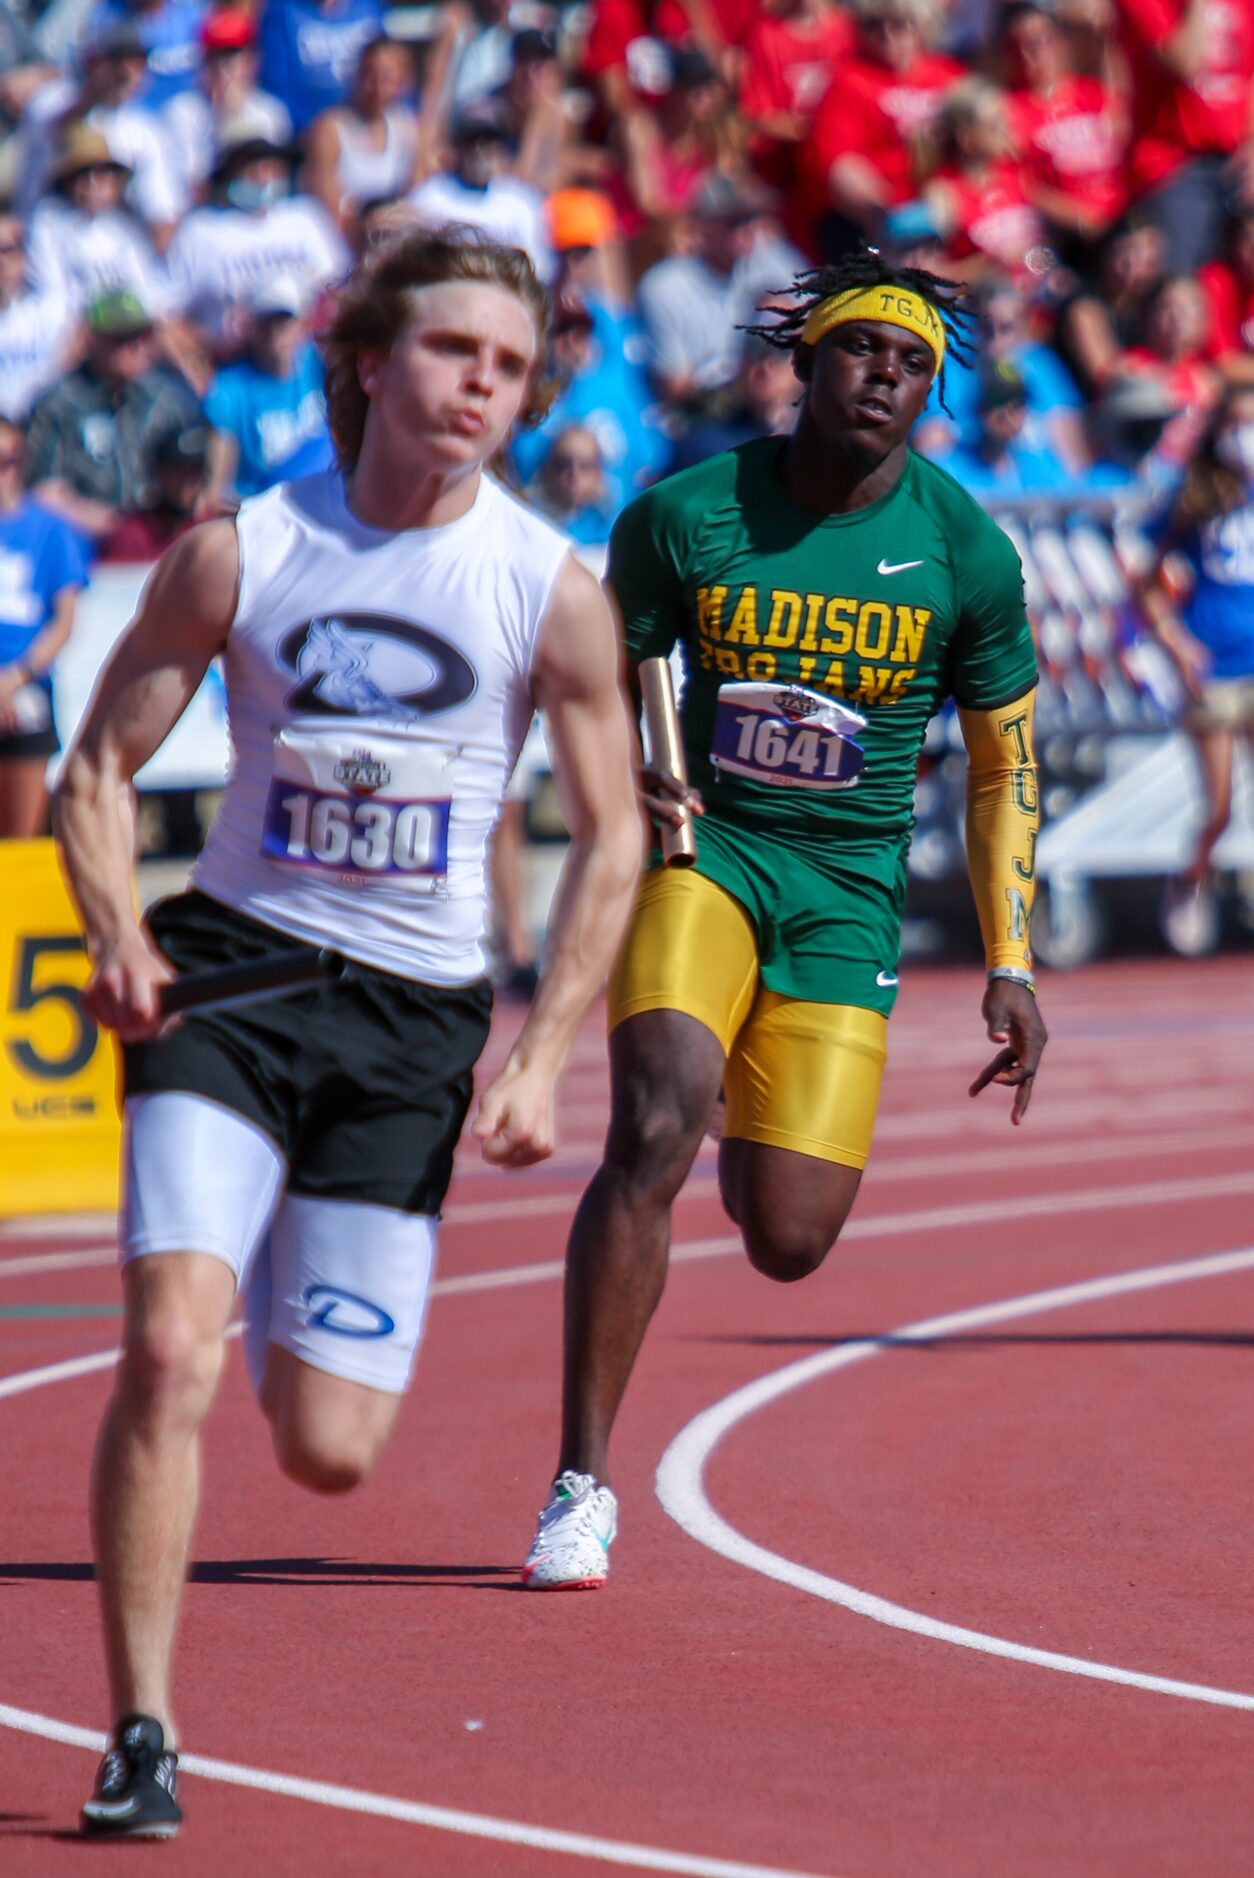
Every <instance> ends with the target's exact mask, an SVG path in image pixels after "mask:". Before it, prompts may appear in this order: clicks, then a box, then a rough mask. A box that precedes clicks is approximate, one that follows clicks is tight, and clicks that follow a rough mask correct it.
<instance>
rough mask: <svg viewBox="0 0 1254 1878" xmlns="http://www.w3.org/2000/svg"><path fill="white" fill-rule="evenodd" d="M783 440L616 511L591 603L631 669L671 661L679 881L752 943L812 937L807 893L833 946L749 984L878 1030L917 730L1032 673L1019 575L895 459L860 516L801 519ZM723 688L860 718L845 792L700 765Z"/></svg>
mask: <svg viewBox="0 0 1254 1878" xmlns="http://www.w3.org/2000/svg"><path fill="white" fill-rule="evenodd" d="M790 442H791V440H789V439H784V438H780V437H767V438H761V439H759V440H757V441H755V442H753V443H749V444H744V445H742V446H741V448H740V449H738V450H733V451H728V452H727V453H725V454H724V455H722V456H717V457H714V458H712V459H711V460H710V461H709V462H706V463H702V464H700V465H698V466H697V467H696V468H695V469H691V470H686V471H684V472H683V473H682V474H681V475H679V476H675V477H672V478H671V479H670V480H669V481H667V482H664V483H661V484H659V485H658V486H657V487H656V488H654V489H651V490H650V491H649V492H648V493H647V494H646V495H644V496H641V497H640V499H639V500H638V501H636V502H634V503H632V505H631V507H630V508H628V509H627V510H626V511H625V513H624V514H623V515H622V517H621V518H620V520H619V522H618V525H617V527H616V528H615V531H614V538H613V543H612V548H611V558H610V568H609V585H610V588H611V591H612V592H613V594H614V595H615V597H616V599H617V601H618V604H619V608H620V610H621V613H622V617H623V624H624V631H625V637H626V644H627V653H628V657H629V658H630V659H631V660H633V661H634V662H636V663H638V662H639V661H640V660H642V659H647V658H652V657H655V656H657V655H659V654H660V655H663V656H665V655H666V654H668V653H669V652H670V651H671V649H672V647H673V646H674V645H676V644H678V645H679V646H680V647H681V649H682V656H683V661H684V668H685V672H686V675H687V678H686V684H685V687H684V694H683V713H682V723H683V730H684V743H685V747H686V752H687V758H688V774H689V778H690V779H691V781H692V783H693V784H694V786H695V787H696V788H697V789H699V790H700V792H701V794H702V796H703V798H704V802H705V811H706V813H705V819H704V821H703V822H702V824H701V829H700V839H699V842H698V850H697V863H696V865H697V868H698V870H699V871H700V872H701V873H703V874H706V875H708V876H709V878H710V879H712V880H716V881H717V882H718V883H719V885H720V886H722V887H725V888H726V889H727V891H728V892H729V893H730V894H732V895H734V896H735V898H736V899H737V900H739V901H740V902H741V903H742V905H744V906H745V907H746V908H747V910H748V911H749V912H750V914H751V915H752V917H753V918H754V919H755V921H756V922H757V924H758V925H759V926H760V927H766V926H769V925H771V924H773V923H774V922H776V921H777V920H778V919H779V918H780V917H781V916H782V917H784V918H787V919H789V920H790V921H791V923H792V925H793V926H794V927H795V926H796V924H797V921H798V918H799V917H808V918H810V919H811V921H813V914H814V908H813V907H812V904H811V903H812V902H813V901H814V900H815V898H816V896H817V899H818V904H819V907H820V908H821V909H822V913H823V917H822V919H821V922H820V924H821V926H822V929H823V934H824V935H826V936H828V937H830V936H831V932H832V929H833V928H834V927H837V926H838V927H839V928H840V929H841V930H840V932H839V936H838V937H837V938H836V940H835V943H834V944H831V943H828V944H823V943H819V944H817V945H806V944H797V943H787V942H785V943H784V944H782V945H781V946H780V947H778V948H775V947H771V948H770V949H769V950H768V951H767V952H766V953H765V954H763V955H761V958H760V963H761V975H762V982H763V983H764V984H765V985H766V986H767V987H768V988H769V989H770V990H772V991H778V992H782V993H784V994H785V995H787V996H789V997H794V998H807V999H816V1000H818V1001H819V1002H822V1003H833V1004H844V1003H848V1004H857V1005H865V1006H867V1008H869V1009H871V1010H877V1011H882V1012H883V1013H884V1014H885V1015H887V1014H888V1013H889V1012H890V1011H891V1010H892V1006H893V999H894V997H895V995H896V992H895V987H896V966H897V948H898V938H899V930H900V924H901V913H902V907H903V905H904V901H905V886H906V850H907V847H908V845H909V839H910V827H911V822H912V814H913V800H914V779H915V770H916V765H917V762H918V755H919V749H920V746H921V744H922V741H923V735H924V732H925V730H926V728H927V724H928V720H929V719H930V718H931V717H932V716H933V714H934V713H935V712H936V710H937V709H938V708H939V706H940V705H941V704H942V703H943V702H944V700H945V699H946V697H947V696H949V695H951V694H952V695H953V696H954V697H956V698H957V700H958V702H959V704H961V705H963V706H965V707H966V708H968V709H971V710H976V711H983V710H992V709H994V708H996V707H997V706H999V705H1002V704H1005V703H1007V702H1008V701H1010V700H1013V699H1017V698H1020V697H1022V696H1023V695H1024V693H1025V692H1027V691H1030V690H1031V687H1032V685H1033V684H1034V683H1035V679H1036V656H1035V653H1034V651H1033V646H1032V638H1031V633H1030V631H1029V628H1028V622H1027V616H1026V614H1025V612H1024V606H1023V580H1022V575H1021V573H1020V569H1019V557H1018V555H1017V554H1016V553H1015V550H1014V547H1013V546H1012V544H1011V543H1010V541H1009V540H1008V539H1007V537H1006V536H1005V535H1004V534H1003V533H1002V531H1001V529H1000V528H999V527H998V526H997V524H996V523H995V522H994V521H992V520H991V519H990V517H989V516H988V515H986V514H985V512H984V510H983V509H981V508H980V507H979V506H978V504H976V503H975V502H973V501H972V499H971V497H970V496H968V495H967V494H966V493H965V491H964V490H962V489H961V488H959V486H958V484H957V483H955V482H954V481H953V479H952V478H951V477H950V476H948V475H946V473H945V472H944V470H940V469H937V468H936V467H935V466H934V465H933V464H931V463H928V462H926V461H925V460H924V459H923V458H922V457H918V456H914V455H909V456H908V457H907V460H906V465H905V469H904V471H903V473H902V475H901V476H900V478H899V480H898V481H897V482H896V483H895V484H894V486H893V487H892V488H891V489H890V490H889V491H888V493H887V494H886V495H883V496H881V497H880V498H879V499H878V500H876V501H874V502H871V503H869V504H868V505H867V506H866V507H865V508H860V509H856V510H854V511H853V512H851V513H847V514H846V513H830V514H822V513H820V514H813V513H808V512H807V511H806V510H805V509H804V508H801V507H799V505H798V503H797V501H796V499H795V498H794V497H793V496H792V495H790V494H789V492H788V489H787V487H786V486H785V482H784V480H783V475H782V468H783V458H784V455H785V452H786V451H787V450H788V448H789V446H790ZM736 680H742V681H744V680H756V681H758V682H761V683H770V684H778V683H784V682H793V683H798V684H801V685H804V686H807V687H810V688H812V689H814V690H816V691H818V692H821V693H824V694H828V695H830V696H832V697H834V698H837V699H839V700H841V701H842V702H843V703H845V704H847V705H850V706H852V707H853V709H854V710H855V711H857V712H859V713H860V714H862V715H864V716H865V718H866V727H865V730H864V731H861V732H859V734H858V742H859V743H860V744H861V745H862V746H863V747H864V750H865V761H864V765H863V768H862V770H861V772H860V774H859V775H858V778H857V781H856V785H855V786H853V787H851V788H847V789H841V790H837V791H833V792H831V793H824V792H819V791H816V790H813V789H807V788H789V787H780V786H778V784H776V783H775V782H774V781H770V782H767V781H761V782H758V781H753V780H751V779H749V778H748V777H746V776H744V775H742V774H739V773H733V772H730V771H727V770H724V769H717V768H715V767H714V765H713V763H712V762H711V749H712V747H713V745H714V743H715V739H716V722H717V718H718V715H719V692H720V687H721V686H723V685H725V684H727V683H729V682H734V681H736ZM749 728H750V729H752V725H750V726H749ZM738 741H739V739H738ZM890 979H891V981H892V982H891V983H889V982H888V981H889V980H890ZM877 980H878V981H879V982H877Z"/></svg>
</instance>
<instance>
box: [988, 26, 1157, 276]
mask: <svg viewBox="0 0 1254 1878" xmlns="http://www.w3.org/2000/svg"><path fill="white" fill-rule="evenodd" d="M1003 33H1004V43H1005V49H1006V61H1007V68H1008V77H1009V81H1010V94H1009V104H1010V123H1011V128H1012V130H1013V131H1014V133H1015V137H1016V140H1017V142H1018V145H1019V149H1020V152H1021V154H1022V156H1023V161H1024V166H1025V174H1026V177H1027V184H1028V193H1029V195H1030V196H1031V198H1032V200H1033V202H1034V203H1035V204H1036V206H1037V208H1038V209H1039V210H1040V211H1041V213H1042V215H1044V216H1045V218H1046V220H1047V222H1048V223H1049V224H1050V228H1051V231H1052V232H1055V233H1056V236H1057V237H1060V238H1061V239H1062V241H1063V242H1064V243H1065V242H1066V240H1067V238H1068V237H1075V236H1079V237H1081V238H1082V240H1083V241H1084V242H1088V241H1091V240H1092V239H1093V238H1095V237H1096V236H1098V235H1101V234H1103V233H1104V232H1105V230H1106V229H1107V228H1109V226H1110V224H1111V223H1112V222H1113V221H1114V220H1115V218H1116V217H1117V216H1118V215H1121V214H1122V212H1123V210H1124V208H1125V207H1126V205H1127V179H1126V176H1125V173H1124V159H1125V156H1126V154H1127V148H1128V138H1129V123H1128V112H1127V107H1126V104H1125V101H1124V99H1123V96H1122V94H1121V93H1120V92H1119V91H1118V90H1117V89H1116V88H1115V87H1114V86H1113V85H1112V84H1111V83H1110V82H1109V81H1108V78H1107V77H1101V78H1096V77H1087V76H1082V75H1080V74H1079V73H1077V72H1076V70H1075V66H1074V59H1073V48H1072V42H1071V40H1070V39H1069V38H1068V36H1067V34H1066V32H1065V31H1064V29H1063V28H1062V26H1060V24H1059V23H1058V21H1057V20H1056V19H1055V18H1054V16H1053V14H1052V13H1050V12H1049V11H1048V9H1047V7H1046V5H1045V4H1044V3H1043V0H1011V4H1010V5H1009V6H1008V8H1007V9H1006V12H1005V14H1004V15H1003ZM1106 43H1107V44H1108V43H1109V41H1107V42H1106Z"/></svg>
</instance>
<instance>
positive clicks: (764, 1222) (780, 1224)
mask: <svg viewBox="0 0 1254 1878" xmlns="http://www.w3.org/2000/svg"><path fill="white" fill-rule="evenodd" d="M843 1224H844V1221H843V1220H841V1221H838V1222H835V1223H833V1222H832V1221H831V1220H829V1219H822V1218H812V1219H804V1218H802V1219H779V1218H774V1217H763V1215H762V1213H761V1212H760V1211H759V1210H758V1209H757V1208H755V1207H753V1206H752V1205H750V1206H749V1207H748V1208H747V1209H746V1212H745V1215H744V1217H743V1218H742V1219H741V1221H740V1231H741V1236H742V1238H743V1239H744V1244H745V1251H746V1252H747V1253H748V1255H749V1263H750V1264H751V1265H752V1266H753V1268H754V1270H755V1271H759V1272H761V1273H762V1275H763V1277H764V1278H773V1279H774V1280H775V1281H776V1283H777V1284H781V1285H792V1284H796V1282H797V1280H798V1279H799V1278H808V1277H809V1276H810V1274H811V1272H816V1271H817V1270H818V1268H819V1266H820V1265H821V1264H822V1263H823V1260H824V1259H825V1258H826V1257H827V1255H828V1253H829V1252H830V1251H831V1249H832V1247H833V1246H834V1245H835V1243H836V1241H837V1239H838V1238H839V1237H840V1228H841V1226H842V1225H843Z"/></svg>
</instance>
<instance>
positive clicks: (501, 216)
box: [0, 0, 1254, 560]
mask: <svg viewBox="0 0 1254 1878" xmlns="http://www.w3.org/2000/svg"><path fill="white" fill-rule="evenodd" d="M1252 96H1254V0H950V4H949V5H948V6H946V5H944V4H941V0H845V3H844V4H836V3H835V0H587V3H580V4H574V5H557V4H546V3H545V0H513V4H511V3H510V0H448V3H447V4H435V5H417V6H401V7H398V8H394V9H389V10H386V11H385V10H384V8H383V7H382V6H381V5H380V0H257V4H255V5H253V6H249V5H241V4H238V3H235V4H231V5H227V6H222V5H216V6H215V5H210V4H207V3H206V0H43V3H42V4H41V0H27V4H25V5H23V4H20V3H19V0H6V3H5V4H3V5H2V6H0V128H4V129H7V137H6V138H5V140H4V142H3V144H2V145H0V201H2V202H3V204H4V205H5V207H4V213H3V216H2V217H0V415H3V417H4V418H5V419H6V420H8V422H9V423H11V424H13V425H16V426H18V427H20V430H21V432H22V433H23V437H24V453H25V461H24V480H25V484H26V486H27V487H28V488H29V489H30V490H31V491H33V492H34V494H35V495H36V496H37V497H38V500H39V502H40V504H41V505H42V506H43V507H44V508H45V509H50V510H52V511H53V512H54V513H56V514H58V515H60V516H61V517H62V518H63V519H64V520H65V522H66V523H67V524H68V525H69V527H70V528H71V529H72V530H73V531H74V534H75V536H76V537H77V540H78V542H79V544H80V547H81V548H82V550H83V552H84V553H85V555H86V556H87V557H88V559H89V560H90V559H94V558H96V557H97V556H104V557H106V558H109V557H120V556H126V557H131V558H136V557H143V558H148V557H151V556H152V555H153V554H155V553H156V552H158V551H159V550H160V548H161V547H162V546H163V545H164V544H165V543H166V542H167V541H168V540H169V539H170V538H171V537H172V535H174V534H175V533H177V532H178V530H179V529H180V528H181V527H183V526H185V525H186V524H187V522H188V520H189V519H190V518H193V517H196V516H199V515H203V514H206V513H212V512H215V511H217V510H219V509H220V508H222V507H223V506H225V505H229V504H230V503H232V502H233V501H236V500H238V499H240V498H243V497H246V496H248V495H251V494H254V493H255V492H257V491H259V490H261V489H264V488H266V487H267V486H268V485H269V484H270V483H272V482H274V481H277V480H278V479H280V478H282V477H287V476H290V475H293V474H298V473H301V472H302V471H304V470H308V469H315V468H317V467H320V466H321V465H323V464H325V463H327V462H329V461H330V443H329V438H328V435H327V429H326V421H325V411H324V406H323V401H322V390H321V381H320V369H319V361H318V355H317V350H316V345H315V343H314V341H315V339H316V334H317V328H318V322H319V318H320V314H321V312H322V311H323V309H324V308H325V303H326V295H327V292H328V290H329V289H331V288H332V287H333V284H334V282H335V281H336V279H337V278H338V277H339V276H340V275H342V274H343V273H344V272H345V270H346V269H347V268H348V267H349V266H350V264H351V262H352V260H353V257H354V256H355V255H356V254H360V253H361V252H362V251H363V250H364V249H365V248H366V247H368V246H369V245H370V244H371V243H374V242H377V241H380V240H386V239H387V238H388V235H389V233H390V232H391V231H392V230H394V229H395V228H397V227H398V226H402V225H406V224H411V223H415V222H419V223H427V224H441V223H446V222H450V221H452V222H457V223H465V224H471V225H473V226H477V227H480V228H482V229H484V230H486V231H488V232H490V233H491V234H492V235H494V236H496V237H498V238H501V239H504V240H507V241H510V242H513V243H516V244H518V245H520V246H522V247H524V248H526V249H527V250H528V252H529V253H530V254H531V255H532V256H533V258H534V260H535V263H536V266H537V268H538V269H539V270H540V272H541V274H542V275H543V276H544V278H545V279H546V280H547V281H548V282H549V283H550V285H551V287H552V288H553V291H554V295H555V302H556V316H555V320H554V330H553V358H552V366H553V370H554V374H555V376H556V378H557V381H558V389H557V395H556V398H555V400H554V403H553V408H552V410H551V412H550V414H549V416H548V417H547V419H546V420H545V422H544V423H543V425H542V426H541V427H540V428H539V429H538V430H537V431H535V432H533V433H530V434H528V435H526V436H524V437H523V438H522V439H521V440H520V441H519V443H518V446H517V449H516V451H515V460H514V463H513V465H512V469H513V473H514V475H515V477H516V479H517V481H518V482H519V484H520V485H521V486H522V487H524V488H526V489H527V490H528V491H529V492H530V493H531V495H532V497H533V499H534V500H535V501H536V502H537V503H538V504H540V505H541V506H542V507H543V508H545V509H546V510H548V511H549V512H550V513H552V514H553V515H554V516H555V517H556V518H557V519H558V520H559V521H561V522H562V523H563V524H564V525H565V526H566V527H567V528H568V529H569V530H570V532H571V534H572V535H573V536H574V537H575V538H576V539H577V540H579V541H582V542H587V543H597V542H603V541H604V540H605V539H606V537H607V535H608V531H609V527H610V524H611V522H612V520H613V517H614V515H615V513H616V511H617V510H618V508H619V507H621V505H622V503H623V502H624V501H625V500H627V499H628V498H629V497H630V496H631V495H632V494H633V493H634V492H635V491H637V490H639V489H640V488H642V487H643V486H644V485H645V484H647V483H649V482H651V481H653V480H655V479H656V478H657V477H659V476H663V475H665V474H667V473H668V472H669V471H671V470H673V469H675V468H678V467H682V466H683V465H686V464H690V463H693V462H696V461H698V460H699V459H700V458H701V457H702V456H704V455H707V454H709V453H710V452H712V451H715V450H719V449H723V448H726V447H728V446H729V445H731V444H734V443H736V442H739V441H741V440H743V439H745V438H748V437H751V436H754V435H758V434H761V433H764V432H772V431H783V430H786V429H787V428H789V426H790V424H791V422H792V418H793V408H794V398H795V387H794V382H793V380H792V377H791V373H790V367H789V361H788V358H787V356H786V355H782V354H781V353H780V352H779V351H778V350H777V349H775V348H773V347H772V346H771V345H770V344H769V343H767V342H765V341H763V340H761V339H757V340H755V339H749V338H746V336H745V335H744V334H743V333H742V332H741V331H740V328H742V327H743V326H744V325H745V324H746V322H748V321H749V320H751V319H752V318H753V316H754V310H755V309H756V308H759V307H762V306H766V307H767V308H769V306H770V304H771V301H772V299H773V298H778V297H779V296H781V295H784V294H786V293H787V291H788V289H789V287H790V284H791V282H792V281H793V279H794V277H795V276H796V275H797V274H798V273H800V272H801V271H803V270H805V269H806V268H808V267H812V266H814V265H816V264H821V263H822V262H823V261H826V260H833V259H838V258H839V257H840V256H841V255H842V254H843V253H845V252H847V251H848V250H849V249H851V248H853V247H855V246H857V245H859V244H861V243H862V242H864V241H866V242H870V243H872V244H874V245H875V246H877V247H878V248H879V249H880V250H881V252H882V253H884V255H885V256H886V257H887V258H888V259H890V260H892V261H896V262H901V263H903V264H909V265H914V266H921V267H926V268H928V269H930V270H931V271H933V272H935V273H939V274H944V275H948V276H951V277H954V278H957V279H960V280H962V281H963V282H965V283H966V284H967V285H968V287H969V289H970V291H971V293H972V295H973V296H974V300H975V304H976V306H977V309H978V312H979V314H980V318H981V336H982V344H981V347H980V351H979V355H978V357H977V358H976V359H975V360H973V361H972V363H971V364H970V365H968V366H966V367H964V366H963V365H962V364H961V363H960V362H959V361H957V360H954V359H951V361H950V363H949V367H948V370H947V373H946V378H945V385H944V400H943V403H942V400H941V398H940V396H939V392H938V394H935V395H934V397H933V400H932V404H931V406H930V407H929V410H928V412H927V414H926V415H925V418H924V419H923V421H922V422H921V424H920V425H919V427H918V431H917V434H916V443H917V446H918V447H919V448H920V449H921V450H923V451H925V452H926V453H927V454H928V455H930V456H932V457H933V458H934V459H935V460H937V461H940V462H942V463H944V464H946V465H947V466H948V467H949V468H950V469H951V470H952V471H953V473H954V474H955V475H957V476H958V477H959V478H960V479H961V480H962V481H963V482H964V483H965V484H966V485H967V486H968V487H969V488H971V489H972V490H973V491H974V492H976V493H977V494H979V495H981V496H982V497H997V496H1018V495H1024V494H1034V493H1051V492H1054V493H1056V492H1060V491H1061V492H1065V493H1074V492H1076V491H1077V490H1086V489H1087V490H1102V489H1107V490H1108V489H1118V488H1120V487H1123V486H1127V485H1129V484H1136V483H1140V484H1143V485H1145V486H1146V487H1148V488H1150V489H1151V490H1153V489H1163V490H1165V489H1168V488H1170V487H1171V486H1172V484H1173V483H1174V482H1176V481H1178V480H1179V477H1180V475H1181V473H1182V471H1183V468H1184V467H1185V466H1186V465H1187V464H1188V462H1189V461H1190V460H1191V458H1192V457H1193V455H1194V454H1195V452H1196V450H1197V447H1198V444H1199V440H1200V439H1201V438H1202V436H1203V435H1204V433H1205V431H1206V428H1207V424H1208V420H1209V418H1210V416H1211V414H1212V412H1213V411H1214V409H1215V407H1216V405H1217V404H1218V402H1219V401H1220V399H1221V397H1222V395H1223V392H1224V390H1225V387H1226V386H1240V385H1243V384H1251V383H1254V127H1252V121H1251V119H1252V106H1251V98H1252ZM19 441H20V439H19Z"/></svg>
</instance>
